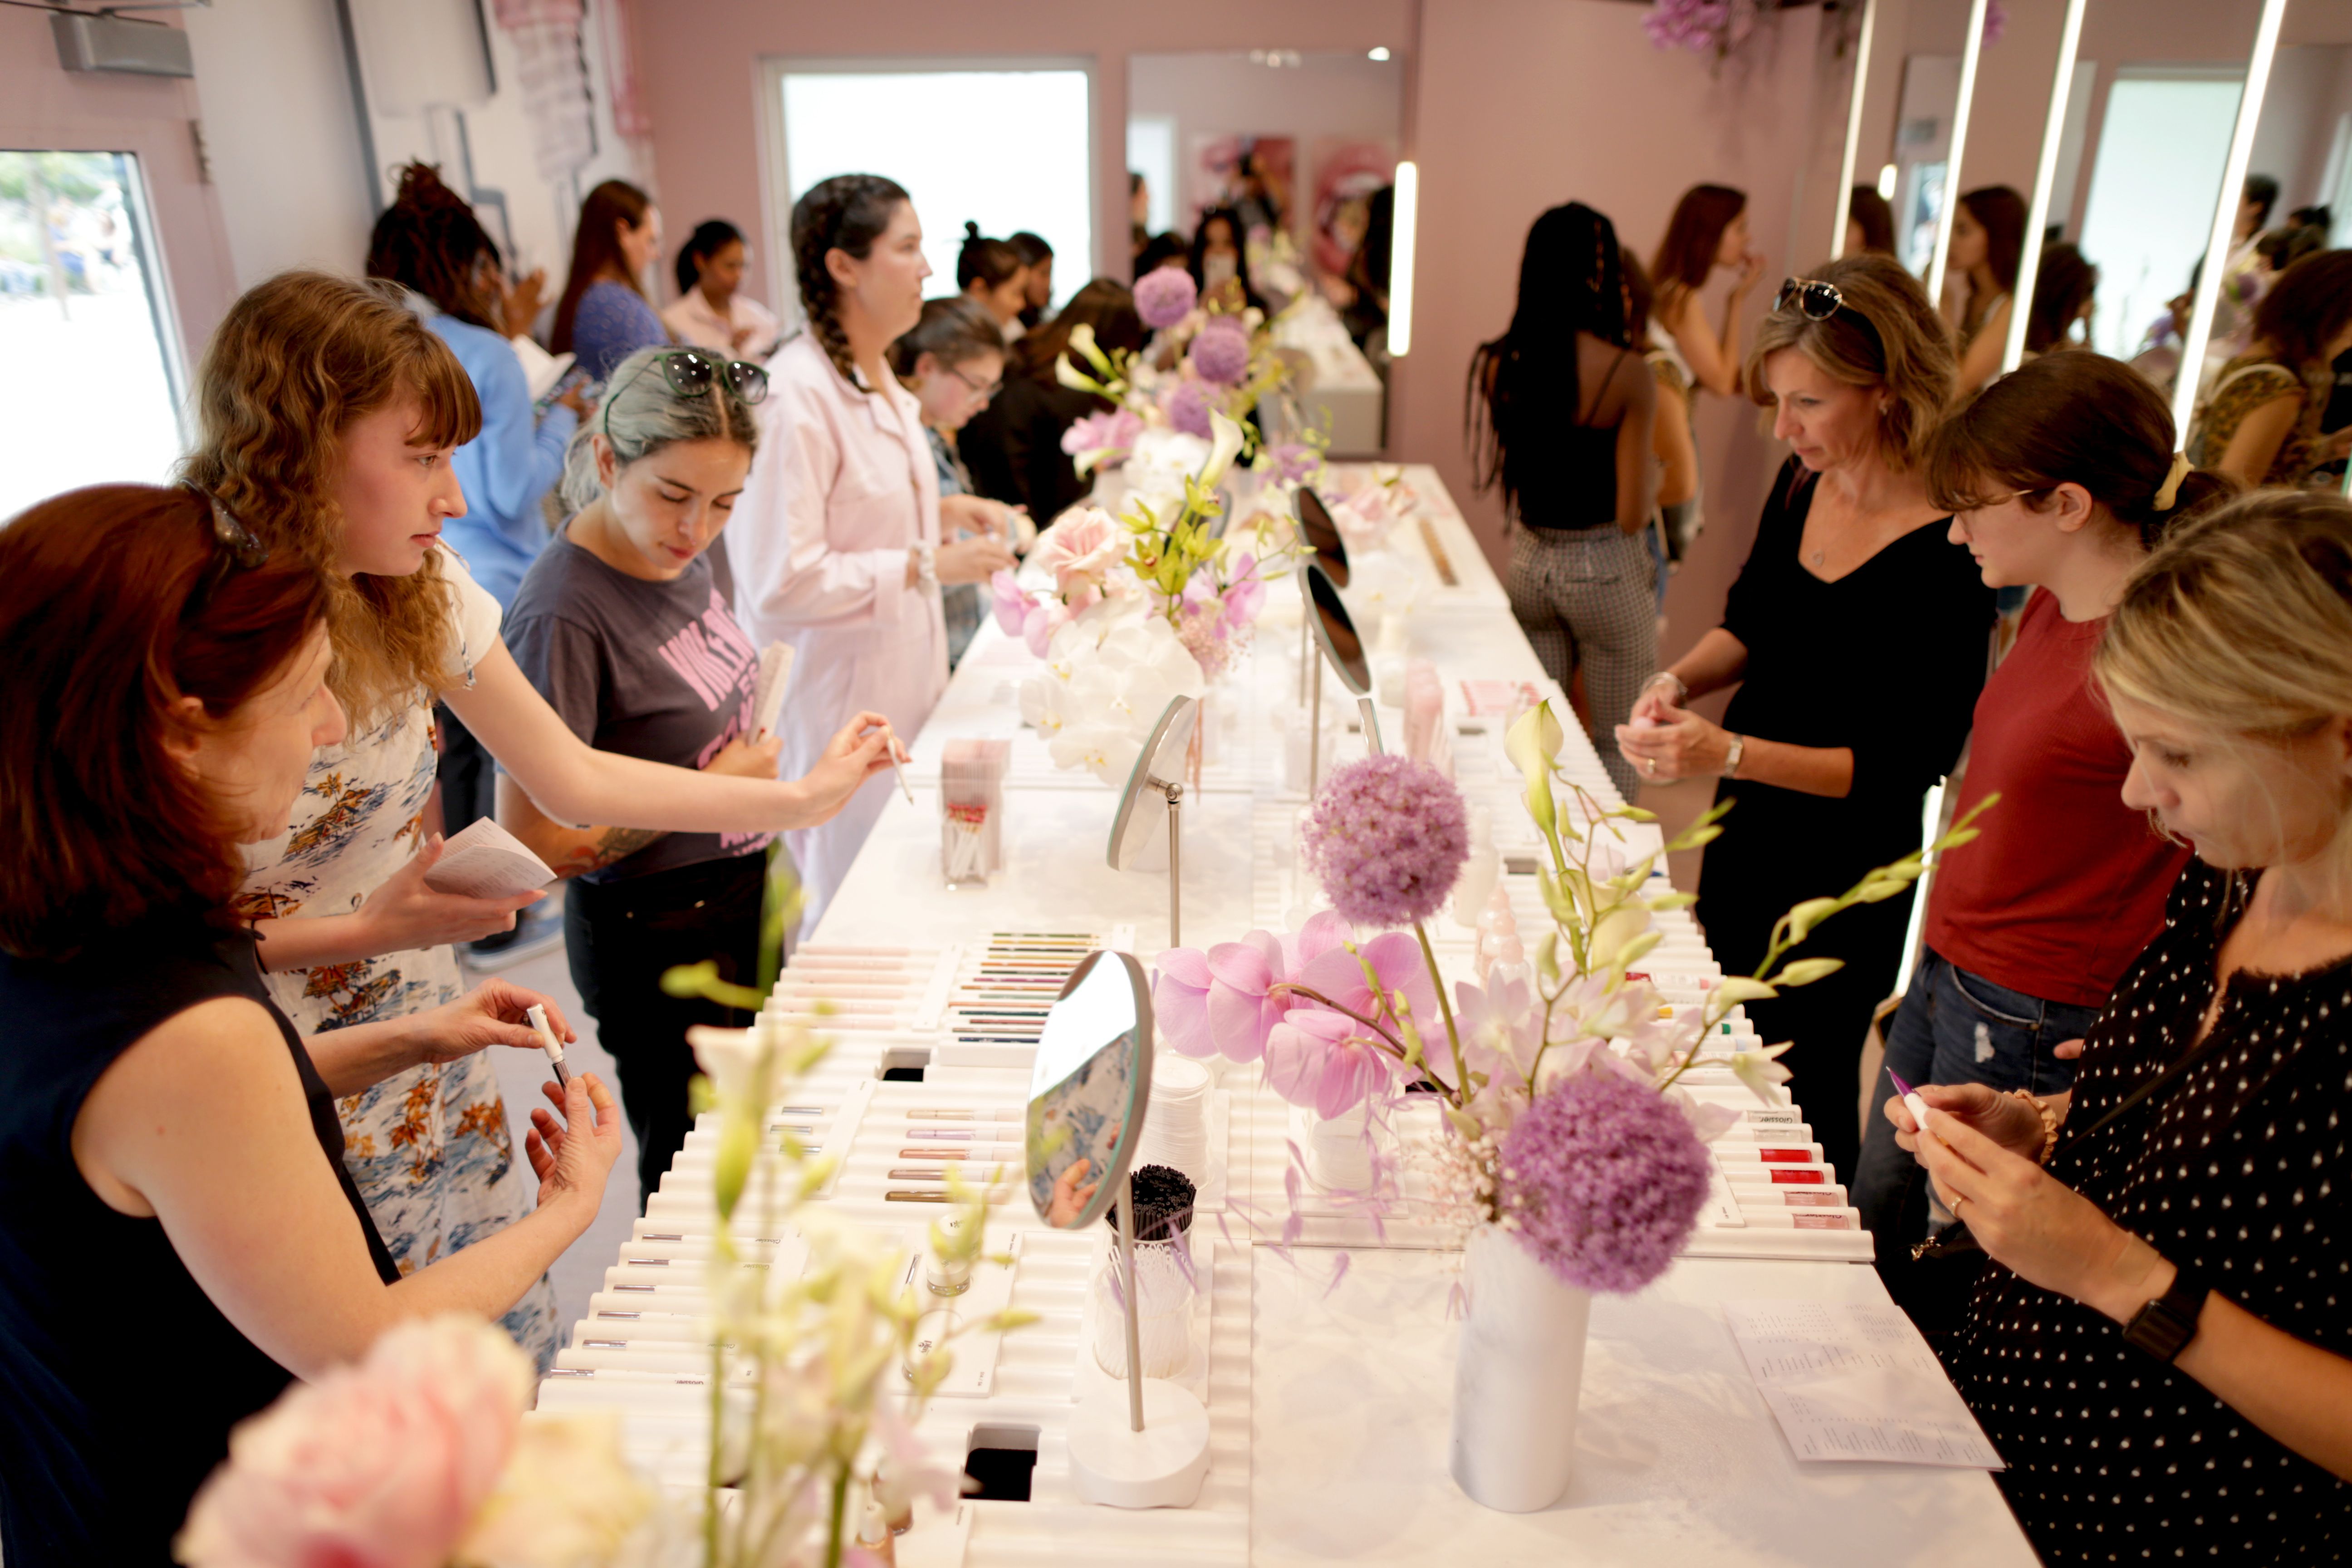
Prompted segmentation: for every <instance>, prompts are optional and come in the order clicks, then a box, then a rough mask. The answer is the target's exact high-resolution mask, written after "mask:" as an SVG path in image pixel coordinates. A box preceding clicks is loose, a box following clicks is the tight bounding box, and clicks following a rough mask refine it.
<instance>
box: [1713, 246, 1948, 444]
mask: <svg viewBox="0 0 2352 1568" xmlns="http://www.w3.org/2000/svg"><path fill="white" fill-rule="evenodd" d="M1806 276H1807V279H1809V280H1810V281H1813V282H1820V283H1831V284H1834V285H1836V287H1837V289H1838V291H1839V292H1840V293H1841V294H1843V295H1844V296H1845V303H1844V305H1843V308H1841V309H1840V310H1837V312H1836V313H1835V314H1833V315H1832V316H1831V317H1830V318H1829V319H1828V320H1826V321H1814V320H1813V319H1812V318H1811V317H1810V316H1807V315H1805V314H1804V313H1803V312H1802V311H1801V310H1798V309H1797V307H1796V305H1795V304H1793V303H1791V304H1790V306H1789V307H1788V308H1787V309H1786V310H1774V311H1773V312H1771V313H1770V314H1769V315H1768V316H1766V317H1765V318H1764V324H1763V325H1762V326H1761V327H1759V328H1758V329H1757V331H1756V345H1755V347H1753V348H1751V349H1749V350H1748V365H1747V370H1746V374H1745V379H1746V383H1747V386H1748V396H1749V397H1750V398H1752V399H1754V400H1755V402H1756V403H1757V405H1759V406H1760V407H1764V408H1769V407H1771V406H1772V404H1773V398H1772V389H1771V388H1770V387H1769V386H1767V385H1766V384H1764V362H1765V361H1766V360H1768V359H1769V358H1771V357H1772V356H1773V355H1774V354H1776V353H1780V351H1781V350H1782V349H1795V350H1796V351H1797V352H1799V353H1801V354H1803V355H1804V356H1805V358H1807V359H1808V360H1811V362H1812V363H1813V366H1814V368H1815V369H1817V370H1819V371H1820V372H1821V373H1822V374H1823V375H1826V376H1828V377H1829V378H1830V379H1831V380H1832V381H1837V382H1843V383H1844V384H1846V385H1848V386H1875V387H1884V388H1885V390H1886V392H1887V393H1888V398H1887V403H1886V408H1885V412H1883V413H1882V414H1880V416H1878V444H1879V447H1880V448H1881V449H1882V450H1883V451H1885V454H1886V460H1887V461H1888V462H1889V463H1890V464H1892V465H1893V466H1894V467H1895V468H1897V469H1898V470H1901V471H1904V472H1910V471H1913V470H1915V469H1916V468H1919V466H1920V465H1921V464H1922V463H1923V462H1925V461H1926V460H1927V441H1928V437H1931V436H1933V435H1934V434H1935V431H1936V426H1937V423H1938V422H1939V421H1941V420H1942V418H1943V416H1944V405H1946V404H1948V403H1949V402H1950V401H1951V396H1952V378H1953V375H1954V374H1955V368H1956V367H1955V362H1954V360H1953V357H1952V339H1951V333H1950V331H1949V330H1948V329H1947V328H1946V327H1945V325H1944V321H1943V318H1942V317H1940V316H1938V315H1937V313H1936V308H1935V306H1934V305H1932V304H1931V303H1929V301H1928V299H1927V290H1926V289H1922V288H1920V287H1919V280H1918V279H1916V278H1914V277H1912V276H1911V274H1909V273H1908V272H1906V271H1904V270H1903V268H1902V267H1901V266H1900V265H1898V264H1897V263H1896V262H1895V260H1894V258H1891V257H1885V256H1876V255H1869V254H1864V255H1862V256H1849V257H1846V258H1843V260H1838V261H1830V262H1824V263H1823V264H1822V265H1821V266H1819V267H1816V268H1813V269H1812V271H1811V272H1810V273H1808V274H1807V275H1806Z"/></svg>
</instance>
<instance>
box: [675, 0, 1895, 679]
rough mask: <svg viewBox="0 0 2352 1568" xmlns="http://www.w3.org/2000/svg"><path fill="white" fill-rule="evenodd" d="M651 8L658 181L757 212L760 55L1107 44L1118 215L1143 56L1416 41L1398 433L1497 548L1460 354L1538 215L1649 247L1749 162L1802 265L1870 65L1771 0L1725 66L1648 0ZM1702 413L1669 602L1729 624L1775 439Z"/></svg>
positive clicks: (1407, 52)
mask: <svg viewBox="0 0 2352 1568" xmlns="http://www.w3.org/2000/svg"><path fill="white" fill-rule="evenodd" d="M1416 12H1419V13H1420V16H1419V20H1420V26H1421V36H1420V38H1419V47H1418V58H1413V56H1412V52H1411V51H1412V48H1413V38H1412V26H1413V23H1414V20H1415V14H1416ZM638 15H639V26H638V35H637V54H638V66H639V71H640V79H641V81H642V84H643V87H644V89H645V92H646V103H647V107H648V109H649V110H651V113H652V116H653V121H654V126H655V132H654V142H655V165H656V170H657V171H658V178H659V181H660V190H659V195H660V198H661V201H662V204H663V205H664V206H665V207H666V208H667V209H668V210H669V211H670V213H671V214H672V216H673V217H674V219H677V220H679V221H684V220H687V219H688V217H689V215H691V216H700V215H702V214H705V213H726V214H729V215H730V216H733V217H735V218H736V219H737V220H738V221H744V220H751V219H755V218H759V217H761V216H762V206H761V203H762V199H763V195H764V192H763V190H762V188H761V172H760V125H759V116H758V106H757V104H756V103H755V101H754V94H755V91H756V82H757V77H758V61H759V59H760V58H761V57H762V56H793V57H853V58H889V57H893V56H900V57H908V58H940V57H951V56H963V55H981V56H991V55H992V56H999V57H1006V56H1022V55H1041V54H1042V55H1059V56H1086V57H1090V58H1092V59H1093V60H1094V62H1095V91H1096V93H1097V119H1096V138H1097V144H1096V169H1097V184H1098V186H1099V187H1100V188H1099V192H1098V196H1097V200H1098V205H1099V210H1100V211H1101V212H1104V213H1107V214H1111V215H1117V214H1118V213H1121V212H1123V211H1124V210H1125V205H1126V172H1125V171H1126V119H1127V101H1126V98H1127V58H1128V56H1129V55H1130V54H1134V53H1145V52H1150V53H1159V52H1167V51H1194V50H1202V49H1224V48H1255V47H1286V48H1297V49H1300V50H1314V49H1327V48H1349V49H1355V48H1368V47H1371V46H1373V45H1376V44H1381V45H1386V46H1388V47H1390V48H1391V49H1394V50H1396V51H1397V52H1398V54H1399V55H1400V57H1402V63H1403V64H1404V65H1405V66H1406V68H1407V69H1406V70H1405V72H1404V76H1405V85H1406V92H1407V99H1408V102H1407V109H1406V116H1405V124H1406V138H1407V140H1408V142H1412V141H1413V140H1414V139H1415V138H1416V136H1417V140H1418V146H1417V151H1418V153H1419V155H1420V159H1421V163H1422V169H1423V182H1422V184H1423V207H1422V222H1421V227H1420V245H1419V252H1418V254H1419V262H1420V285H1419V288H1418V289H1417V291H1416V299H1417V301H1418V312H1419V313H1418V326H1417V328H1416V332H1415V339H1414V343H1413V348H1412V355H1411V357H1410V358H1409V359H1407V360H1404V361H1402V362H1400V363H1398V364H1397V366H1396V367H1395V375H1394V380H1393V383H1392V387H1391V396H1392V405H1391V416H1390V430H1391V452H1392V455H1394V456H1396V457H1399V458H1406V459H1410V460H1415V461H1427V462H1433V463H1435V464H1437V465H1438V468H1439V469H1440V471H1441V472H1442V473H1443V474H1444V478H1445V481H1446V484H1447V486H1448V488H1449V489H1452V490H1453V491H1454V495H1455V497H1456V499H1457V500H1460V501H1461V502H1462V503H1463V505H1464V506H1465V510H1467V511H1468V512H1469V514H1470V516H1471V519H1472V523H1473V526H1474V528H1475V529H1476V530H1477V531H1478V532H1479V534H1480V537H1481V539H1482V540H1483V541H1484V542H1486V545H1487V548H1488V550H1489V552H1490V553H1495V552H1499V548H1500V544H1501V516H1500V513H1499V510H1497V508H1496V506H1495V505H1494V504H1493V503H1492V502H1491V501H1489V500H1483V499H1481V498H1477V497H1475V496H1474V495H1473V494H1472V493H1471V486H1470V467H1469V460H1468V457H1467V454H1466V453H1465V450H1464V448H1463V444H1462V433H1461V432H1462V424H1461V421H1462V384H1463V375H1464V373H1465V369H1466V367H1467V365H1468V363H1469V358H1470V353H1471V350H1472V349H1473V348H1474V347H1475V345H1476V343H1477V342H1479V341H1480V340H1482V339H1485V338H1487V337H1491V336H1492V335H1494V334H1495V333H1496V332H1497V331H1500V330H1501V329H1502V328H1503V326H1504V325H1505V323H1506V322H1507V320H1508V318H1509V314H1510V309H1511V300H1512V296H1513V293H1514V290H1515V289H1516V285H1517V268H1518V256H1519V249H1520V246H1521V244H1522V242H1523V240H1524V238H1525V237H1526V233H1527V227H1528V224H1529V223H1530V222H1531V221H1532V220H1533V219H1534V218H1535V216H1537V215H1538V213H1540V212H1542V211H1543V210H1544V209H1545V208H1546V207H1548V206H1550V205H1555V204H1557V203H1559V202H1565V201H1570V200H1574V199H1581V200H1584V201H1587V202H1590V203H1591V204H1592V205H1595V206H1597V207H1599V208H1600V209H1601V211H1603V212H1606V213H1608V214H1609V215H1610V216H1612V218H1614V219H1615V220H1616V221H1617V223H1618V224H1619V226H1620V229H1621V232H1622V237H1624V238H1625V239H1627V240H1628V241H1630V242H1631V243H1633V245H1634V246H1635V247H1636V248H1637V249H1639V250H1641V251H1642V252H1643V254H1645V255H1646V254H1647V253H1648V252H1649V250H1650V249H1651V248H1652V247H1654V245H1655V244H1656V242H1657V239H1658V237H1659V236H1660V234H1662V233H1663V232H1664V226H1665V222H1666V218H1667V216H1669V214H1670V213H1671V212H1672V211H1673V208H1674V204H1675V200H1676V198H1677V197H1678V196H1679V195H1681V193H1682V192H1683V190H1684V189H1685V187H1686V186H1688V185H1691V184H1696V183H1698V182H1700V181H1714V182H1717V183H1719V184H1732V185H1737V186H1739V187H1740V188H1742V189H1744V190H1746V191H1748V193H1749V195H1750V198H1751V203H1750V221H1751V223H1752V225H1753V226H1754V228H1755V231H1756V237H1757V242H1758V243H1759V245H1760V246H1761V247H1762V248H1763V249H1764V251H1765V253H1766V255H1767V256H1768V258H1769V264H1770V268H1772V271H1771V281H1773V282H1777V281H1778V279H1779V277H1780V274H1781V273H1782V272H1783V271H1786V270H1788V269H1789V268H1790V266H1791V263H1792V252H1794V253H1795V255H1794V257H1793V260H1794V262H1795V263H1796V264H1799V265H1801V264H1804V263H1810V262H1812V261H1815V260H1818V259H1820V258H1821V257H1822V256H1823V255H1825V254H1826V253H1827V249H1828V245H1827V237H1828V231H1829V218H1828V205H1827V202H1828V195H1829V192H1830V189H1831V187H1832V185H1833V184H1834V183H1835V176H1836V172H1837V165H1836V158H1837V151H1838V148H1839V146H1840V144H1841V142H1842V139H1843V123H1844V121H1843V115H1844V104H1845V90H1846V89H1845V81H1846V78H1847V75H1848V74H1849V72H1850V70H1851V62H1850V60H1845V59H1838V58H1832V51H1831V50H1830V49H1829V48H1828V47H1827V45H1826V41H1825V38H1824V36H1823V35H1822V31H1821V29H1822V15H1821V13H1820V12H1819V11H1818V10H1814V9H1805V10H1800V11H1794V12H1790V13H1786V14H1783V15H1780V16H1775V17H1771V18H1769V19H1767V20H1766V21H1765V22H1764V24H1763V25H1762V26H1759V29H1758V31H1757V34H1756V36H1755V37H1753V38H1752V39H1751V40H1750V41H1749V42H1748V44H1747V45H1746V46H1745V47H1744V48H1743V49H1742V50H1741V52H1740V55H1739V56H1738V58H1735V59H1734V60H1732V61H1730V62H1729V63H1727V64H1726V65H1725V66H1723V67H1722V68H1720V69H1719V70H1718V69H1716V68H1712V67H1711V65H1710V63H1709V62H1708V61H1707V60H1706V58H1702V57H1699V56H1696V55H1692V54H1687V53H1672V54H1669V53H1665V52H1662V51H1660V50H1658V49H1656V48H1654V47H1652V46H1651V44H1650V43H1649V40H1648V39H1647V38H1646V37H1644V36H1643V32H1642V28H1641V23H1642V16H1643V7H1641V6H1639V5H1630V4H1625V3H1623V0H1433V3H1430V4H1427V5H1426V6H1425V9H1424V8H1423V6H1421V5H1416V4H1415V3H1414V0H1284V4H1282V5H1280V6H1279V8H1278V9H1277V8H1275V7H1269V6H1267V5H1263V4H1255V3H1251V0H1194V3H1192V4H1189V5H1183V6H1179V7H1154V6H1144V5H1102V4H1100V3H1099V0H1086V3H1081V0H1027V3H1025V4H1024V5H1018V6H998V7H975V6H971V5H964V4H959V3H951V0H874V3H872V4H868V5H860V6H826V7H809V6H793V7H784V6H778V5H772V4H770V3H767V0H707V3H706V4H704V5H700V6H698V7H697V9H696V15H695V23H694V26H690V27H688V26H670V25H667V23H666V15H665V13H664V12H663V11H661V10H660V9H659V8H656V7H654V6H646V7H642V8H641V9H640V11H639V13H638ZM657 24H663V25H657ZM730 84H732V85H730ZM1817 100H1819V101H1818V103H1817ZM1824 117H1826V118H1824ZM1007 155H1008V156H1018V151H1017V150H1009V151H1008V153H1007ZM1824 164H1826V166H1825V167H1824V166H1823V165H1824ZM1800 212H1802V214H1803V215H1804V216H1803V217H1802V220H1801V221H1802V226H1801V229H1797V230H1795V231H1794V232H1796V233H1797V234H1798V235H1799V236H1800V237H1798V238H1795V239H1793V240H1792V238H1791V233H1792V221H1793V215H1796V214H1798V213H1800ZM1118 235H1119V229H1118V225H1117V224H1116V223H1112V224H1109V225H1107V226H1105V230H1104V234H1103V237H1102V241H1101V243H1102V244H1103V245H1104V246H1105V247H1110V246H1114V245H1116V244H1117V243H1118ZM1122 257H1123V253H1122ZM1768 296H1769V286H1768V287H1767V288H1766V289H1759V291H1758V293H1757V294H1755V295H1751V296H1750V298H1749V300H1748V310H1749V312H1750V314H1751V317H1753V316H1755V315H1759V314H1760V313H1761V311H1762V310H1763V307H1764V305H1765V303H1766V302H1767V297H1768ZM1699 430H1700V454H1701V459H1702V462H1703V463H1704V465H1705V467H1706V474H1707V485H1708V490H1709V497H1710V505H1709V508H1708V515H1709V518H1710V522H1709V525H1708V531H1707V534H1706V539H1705V540H1704V541H1703V542H1702V544H1701V547H1700V552H1699V555H1698V558H1697V559H1696V561H1694V562H1693V563H1692V564H1691V565H1690V567H1689V568H1687V569H1686V570H1685V572H1684V573H1683V574H1681V575H1680V576H1679V577H1678V578H1677V579H1676V580H1675V586H1674V591H1673V594H1672V595H1671V597H1670V599H1669V602H1668V611H1669V615H1670V616H1672V618H1673V621H1674V627H1675V634H1674V637H1673V638H1672V639H1670V640H1671V641H1672V642H1674V643H1675V644H1677V645H1679V644H1686V643H1687V642H1689V641H1690V640H1692V639H1694V638H1696V637H1697V636H1698V635H1699V634H1700V633H1701V632H1703V631H1705V630H1706V627H1707V626H1711V625H1713V624H1714V622H1715V619H1716V617H1717V615H1718V613H1719V611H1720V608H1721V604H1722V595H1723V591H1724V589H1725V587H1726V586H1727V584H1728V583H1729V581H1730V578H1731V577H1732V575H1733V574H1736V573H1737V571H1738V566H1739V563H1740V562H1741V561H1742V560H1743V559H1744V558H1745V556H1746V554H1747V547H1748V539H1749V538H1750V537H1751V536H1752V533H1753V530H1754V525H1755V517H1756V510H1757V507H1758V504H1759V500H1760V499H1761V496H1762V494H1763V490H1764V488H1765V485H1766V484H1767V482H1768V481H1769V475H1770V473H1771V471H1772V469H1773V468H1775V467H1776V466H1777V463H1778V455H1777V454H1776V453H1775V452H1774V451H1773V450H1772V449H1771V447H1770V445H1769V441H1768V440H1767V438H1766V437H1764V436H1763V435H1762V434H1761V433H1760V432H1759V426H1758V421H1757V416H1756V411H1755V410H1754V409H1753V408H1752V407H1751V406H1749V405H1747V404H1745V403H1742V404H1738V405H1732V404H1730V403H1728V402H1727V400H1725V399H1721V398H1714V397H1709V398H1707V399H1706V400H1705V405H1704V406H1703V408H1702V410H1701V414H1700V420H1699Z"/></svg>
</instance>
